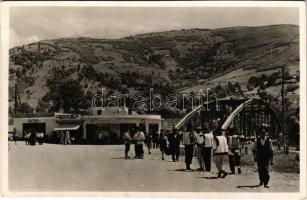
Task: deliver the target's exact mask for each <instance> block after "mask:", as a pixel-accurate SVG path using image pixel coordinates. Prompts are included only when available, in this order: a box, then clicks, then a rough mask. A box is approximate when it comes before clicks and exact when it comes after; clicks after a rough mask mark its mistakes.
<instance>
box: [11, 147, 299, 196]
mask: <svg viewBox="0 0 307 200" xmlns="http://www.w3.org/2000/svg"><path fill="white" fill-rule="evenodd" d="M123 149H124V146H123V145H105V146H102V145H67V146H64V145H56V144H43V145H36V146H26V145H25V143H24V142H18V144H17V145H15V144H14V143H12V142H11V143H10V150H9V190H10V191H100V192H103V191H105V192H112V191H131V192H166V191H168V192H298V191H299V174H294V173H293V174H292V173H277V172H271V173H270V175H271V181H270V183H269V186H270V188H268V189H267V188H264V187H263V186H262V187H253V186H255V185H257V184H258V183H259V180H258V174H257V173H256V172H254V169H252V168H247V167H243V168H242V174H240V175H228V176H227V177H225V178H224V179H222V178H218V179H217V178H216V176H217V175H216V172H217V170H216V168H215V165H214V163H213V162H212V167H213V169H212V171H211V173H208V172H196V171H193V172H185V171H184V168H185V164H184V156H181V157H180V162H172V161H171V157H170V156H166V159H165V160H164V161H162V160H161V154H160V151H159V150H158V149H154V150H152V152H153V153H152V154H150V155H149V154H148V152H147V148H144V150H145V158H144V159H143V160H141V159H133V158H132V159H128V160H125V159H124V150H123ZM133 150H134V146H133V145H132V146H131V151H130V154H134V151H133ZM132 156H133V155H132ZM192 168H193V169H196V168H198V163H197V160H196V159H195V158H194V159H193V165H192ZM224 168H225V169H226V170H227V171H229V166H228V163H226V164H225V167H224Z"/></svg>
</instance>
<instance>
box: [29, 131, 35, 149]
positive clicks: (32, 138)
mask: <svg viewBox="0 0 307 200" xmlns="http://www.w3.org/2000/svg"><path fill="white" fill-rule="evenodd" d="M30 134H31V135H30V138H29V140H30V145H32V146H34V145H35V144H36V132H34V131H32V132H31V133H30Z"/></svg>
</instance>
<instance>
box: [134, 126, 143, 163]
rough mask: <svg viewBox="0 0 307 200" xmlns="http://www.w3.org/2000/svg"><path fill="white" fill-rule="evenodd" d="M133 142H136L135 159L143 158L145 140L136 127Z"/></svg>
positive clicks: (141, 132)
mask: <svg viewBox="0 0 307 200" xmlns="http://www.w3.org/2000/svg"><path fill="white" fill-rule="evenodd" d="M133 140H135V141H136V144H135V148H136V158H139V159H143V158H144V149H143V144H144V140H145V135H144V133H143V131H141V129H140V128H139V127H137V132H136V133H135V134H134V136H133Z"/></svg>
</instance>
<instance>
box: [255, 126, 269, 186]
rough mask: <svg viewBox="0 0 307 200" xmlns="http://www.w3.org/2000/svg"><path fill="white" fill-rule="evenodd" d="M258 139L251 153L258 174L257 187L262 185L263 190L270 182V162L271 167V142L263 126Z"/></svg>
mask: <svg viewBox="0 0 307 200" xmlns="http://www.w3.org/2000/svg"><path fill="white" fill-rule="evenodd" d="M259 136H260V137H259V138H257V140H256V142H255V145H254V148H253V151H254V152H255V155H256V161H257V166H258V174H259V180H260V183H259V186H260V185H264V187H265V188H268V187H269V186H268V183H269V180H270V175H269V164H270V161H271V165H273V150H274V148H273V144H272V141H271V140H270V139H269V137H268V132H267V127H266V126H265V125H263V126H262V128H261V130H260V133H259Z"/></svg>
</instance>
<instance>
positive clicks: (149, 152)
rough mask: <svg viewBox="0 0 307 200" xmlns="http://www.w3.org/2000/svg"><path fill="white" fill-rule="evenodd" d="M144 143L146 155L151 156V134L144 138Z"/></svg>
mask: <svg viewBox="0 0 307 200" xmlns="http://www.w3.org/2000/svg"><path fill="white" fill-rule="evenodd" d="M145 142H146V146H147V149H148V154H151V149H152V134H151V133H149V134H147V135H146V136H145Z"/></svg>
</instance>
